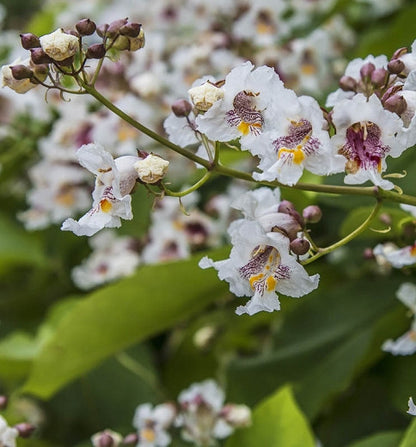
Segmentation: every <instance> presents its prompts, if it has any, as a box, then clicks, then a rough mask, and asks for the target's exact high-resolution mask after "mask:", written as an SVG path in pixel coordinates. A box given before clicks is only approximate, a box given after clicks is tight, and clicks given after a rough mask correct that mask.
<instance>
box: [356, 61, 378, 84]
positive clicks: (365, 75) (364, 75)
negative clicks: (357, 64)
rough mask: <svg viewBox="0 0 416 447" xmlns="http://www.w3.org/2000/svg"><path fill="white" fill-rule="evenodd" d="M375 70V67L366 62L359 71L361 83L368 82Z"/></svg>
mask: <svg viewBox="0 0 416 447" xmlns="http://www.w3.org/2000/svg"><path fill="white" fill-rule="evenodd" d="M375 69H376V66H375V65H374V64H373V63H372V62H367V63H366V64H364V65H363V66H362V67H361V69H360V75H361V79H362V80H363V81H369V80H370V78H371V74H372V73H373V71H374V70H375Z"/></svg>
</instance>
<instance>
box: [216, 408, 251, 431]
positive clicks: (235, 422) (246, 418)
mask: <svg viewBox="0 0 416 447" xmlns="http://www.w3.org/2000/svg"><path fill="white" fill-rule="evenodd" d="M221 416H222V417H223V418H224V419H225V420H226V422H228V423H229V424H230V425H231V426H233V427H237V428H238V427H249V426H250V425H251V410H250V408H249V407H247V405H236V404H228V405H225V407H223V408H222V410H221Z"/></svg>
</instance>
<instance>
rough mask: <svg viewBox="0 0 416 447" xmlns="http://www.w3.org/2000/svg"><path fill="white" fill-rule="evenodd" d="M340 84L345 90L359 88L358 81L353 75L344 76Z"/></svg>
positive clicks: (350, 90) (351, 90)
mask: <svg viewBox="0 0 416 447" xmlns="http://www.w3.org/2000/svg"><path fill="white" fill-rule="evenodd" d="M339 86H340V88H341V89H342V90H344V92H354V91H355V89H356V88H357V81H356V80H355V79H354V78H353V77H352V76H342V77H341V79H340V80H339Z"/></svg>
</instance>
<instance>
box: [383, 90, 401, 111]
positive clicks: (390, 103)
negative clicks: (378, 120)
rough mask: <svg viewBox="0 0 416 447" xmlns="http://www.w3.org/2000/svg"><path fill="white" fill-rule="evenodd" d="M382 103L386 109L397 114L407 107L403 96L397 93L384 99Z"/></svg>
mask: <svg viewBox="0 0 416 447" xmlns="http://www.w3.org/2000/svg"><path fill="white" fill-rule="evenodd" d="M383 105H384V108H385V109H386V110H388V111H389V112H393V113H397V115H401V114H402V113H404V112H405V111H406V109H407V102H406V100H405V99H404V98H403V96H401V95H399V94H397V93H396V94H394V95H393V96H390V98H388V99H386V100H385V101H384V104H383Z"/></svg>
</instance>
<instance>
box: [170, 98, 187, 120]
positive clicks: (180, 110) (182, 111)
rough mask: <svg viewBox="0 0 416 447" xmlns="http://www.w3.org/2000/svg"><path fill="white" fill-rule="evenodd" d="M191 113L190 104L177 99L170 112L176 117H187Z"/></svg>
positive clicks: (184, 100)
mask: <svg viewBox="0 0 416 447" xmlns="http://www.w3.org/2000/svg"><path fill="white" fill-rule="evenodd" d="M191 111H192V104H191V103H190V102H189V101H187V100H186V99H178V100H176V101H175V102H174V103H173V104H172V112H173V113H174V114H175V115H176V116H177V117H179V118H180V117H184V116H188V115H189V114H190V113H191Z"/></svg>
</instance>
